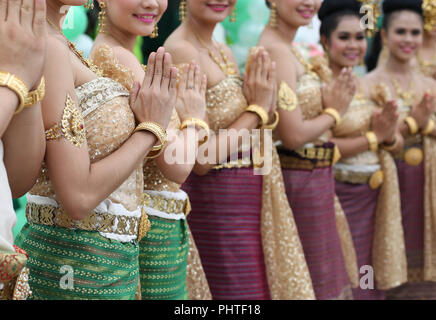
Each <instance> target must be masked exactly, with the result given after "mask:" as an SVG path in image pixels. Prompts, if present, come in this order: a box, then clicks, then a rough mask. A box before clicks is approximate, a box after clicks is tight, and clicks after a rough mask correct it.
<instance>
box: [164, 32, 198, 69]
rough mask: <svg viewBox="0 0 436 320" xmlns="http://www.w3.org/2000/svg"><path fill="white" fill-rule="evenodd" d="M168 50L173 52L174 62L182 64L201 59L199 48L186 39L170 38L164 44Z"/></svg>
mask: <svg viewBox="0 0 436 320" xmlns="http://www.w3.org/2000/svg"><path fill="white" fill-rule="evenodd" d="M164 47H165V49H166V51H167V52H169V53H170V54H171V57H172V59H173V63H174V64H181V63H187V62H191V61H192V60H194V61H197V62H198V61H199V57H200V54H199V51H198V49H197V48H196V47H195V46H194V45H193V44H192V43H190V42H189V41H187V40H185V39H175V38H173V39H170V40H169V41H168V40H167V41H166V42H165V44H164Z"/></svg>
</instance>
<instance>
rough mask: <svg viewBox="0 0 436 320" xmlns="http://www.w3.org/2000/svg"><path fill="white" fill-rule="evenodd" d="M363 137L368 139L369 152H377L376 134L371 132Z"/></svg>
mask: <svg viewBox="0 0 436 320" xmlns="http://www.w3.org/2000/svg"><path fill="white" fill-rule="evenodd" d="M365 137H366V139H368V143H369V151H372V152H376V151H377V150H378V139H377V136H376V134H375V133H374V132H373V131H368V132H367V133H365Z"/></svg>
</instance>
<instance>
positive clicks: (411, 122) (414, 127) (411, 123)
mask: <svg viewBox="0 0 436 320" xmlns="http://www.w3.org/2000/svg"><path fill="white" fill-rule="evenodd" d="M404 122H406V124H407V126H408V127H409V133H410V135H412V136H414V135H416V134H417V133H418V131H419V126H418V123H417V122H416V120H415V119H414V118H413V117H410V116H409V117H407V118H406V119H404Z"/></svg>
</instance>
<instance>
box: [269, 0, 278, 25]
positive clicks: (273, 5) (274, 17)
mask: <svg viewBox="0 0 436 320" xmlns="http://www.w3.org/2000/svg"><path fill="white" fill-rule="evenodd" d="M268 25H269V26H270V27H271V28H276V27H277V5H276V3H275V2H271V12H270V16H269V23H268Z"/></svg>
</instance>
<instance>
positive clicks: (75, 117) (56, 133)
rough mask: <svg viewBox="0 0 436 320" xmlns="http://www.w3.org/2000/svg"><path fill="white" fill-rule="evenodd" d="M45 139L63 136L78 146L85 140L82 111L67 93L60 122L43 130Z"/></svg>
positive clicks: (58, 138)
mask: <svg viewBox="0 0 436 320" xmlns="http://www.w3.org/2000/svg"><path fill="white" fill-rule="evenodd" d="M45 137H46V139H47V141H50V140H60V139H61V138H62V137H65V139H67V140H68V141H70V142H71V143H72V144H73V145H74V146H76V147H78V148H80V147H82V145H83V143H84V142H85V140H86V130H85V124H84V120H83V116H82V113H81V112H80V111H79V109H78V108H77V107H76V104H75V102H74V100H73V99H72V98H71V97H70V95H69V94H67V100H66V101H65V109H64V113H63V115H62V120H61V122H60V124H55V125H54V126H53V127H51V128H50V129H48V130H47V131H46V132H45Z"/></svg>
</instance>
